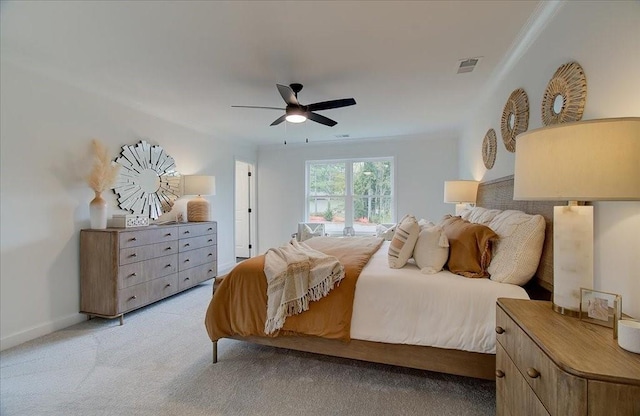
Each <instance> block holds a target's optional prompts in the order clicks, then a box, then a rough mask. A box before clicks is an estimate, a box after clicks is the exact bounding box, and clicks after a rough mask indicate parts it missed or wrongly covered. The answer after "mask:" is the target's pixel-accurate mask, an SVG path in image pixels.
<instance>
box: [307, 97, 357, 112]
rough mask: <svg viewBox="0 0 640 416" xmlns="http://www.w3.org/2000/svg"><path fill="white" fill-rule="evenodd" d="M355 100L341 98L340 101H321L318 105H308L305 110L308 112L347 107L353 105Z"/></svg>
mask: <svg viewBox="0 0 640 416" xmlns="http://www.w3.org/2000/svg"><path fill="white" fill-rule="evenodd" d="M355 104H356V100H354V99H353V98H343V99H341V100H331V101H322V102H320V103H314V104H309V105H308V106H307V108H308V109H309V111H320V110H330V109H332V108H340V107H347V106H350V105H355Z"/></svg>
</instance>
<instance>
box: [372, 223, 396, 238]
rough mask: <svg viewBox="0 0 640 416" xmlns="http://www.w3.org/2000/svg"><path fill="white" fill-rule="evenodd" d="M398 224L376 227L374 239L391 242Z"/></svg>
mask: <svg viewBox="0 0 640 416" xmlns="http://www.w3.org/2000/svg"><path fill="white" fill-rule="evenodd" d="M397 226H398V224H378V225H376V237H382V238H384V240H385V241H391V240H392V239H393V234H394V233H395V232H396V227H397Z"/></svg>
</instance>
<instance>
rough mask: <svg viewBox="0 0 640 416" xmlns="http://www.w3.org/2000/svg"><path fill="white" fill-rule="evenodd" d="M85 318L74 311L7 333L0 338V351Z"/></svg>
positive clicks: (85, 317)
mask: <svg viewBox="0 0 640 416" xmlns="http://www.w3.org/2000/svg"><path fill="white" fill-rule="evenodd" d="M86 319H87V316H86V315H82V314H79V313H74V314H71V315H68V316H65V317H63V318H60V319H56V320H55V321H51V322H47V323H44V324H42V325H38V326H34V327H32V328H29V329H25V330H24V331H20V332H18V333H16V334H12V335H8V336H6V337H4V338H0V351H4V350H6V349H8V348H11V347H15V346H16V345H20V344H23V343H25V342H27V341H31V340H33V339H36V338H39V337H42V336H44V335H48V334H50V333H52V332H55V331H59V330H60V329H64V328H67V327H69V326H71V325H75V324H77V323H80V322H82V321H84V320H86Z"/></svg>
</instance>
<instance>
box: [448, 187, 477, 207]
mask: <svg viewBox="0 0 640 416" xmlns="http://www.w3.org/2000/svg"><path fill="white" fill-rule="evenodd" d="M477 195H478V181H445V182H444V202H446V203H448V204H456V215H460V213H461V212H462V210H463V209H464V208H465V207H466V206H467V204H475V203H476V196H477Z"/></svg>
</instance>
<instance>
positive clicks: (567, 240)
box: [553, 205, 593, 316]
mask: <svg viewBox="0 0 640 416" xmlns="http://www.w3.org/2000/svg"><path fill="white" fill-rule="evenodd" d="M583 287H584V288H588V289H591V288H593V206H578V205H568V206H558V207H554V210H553V310H554V311H556V312H558V313H561V314H563V315H569V316H579V314H580V288H583Z"/></svg>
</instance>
